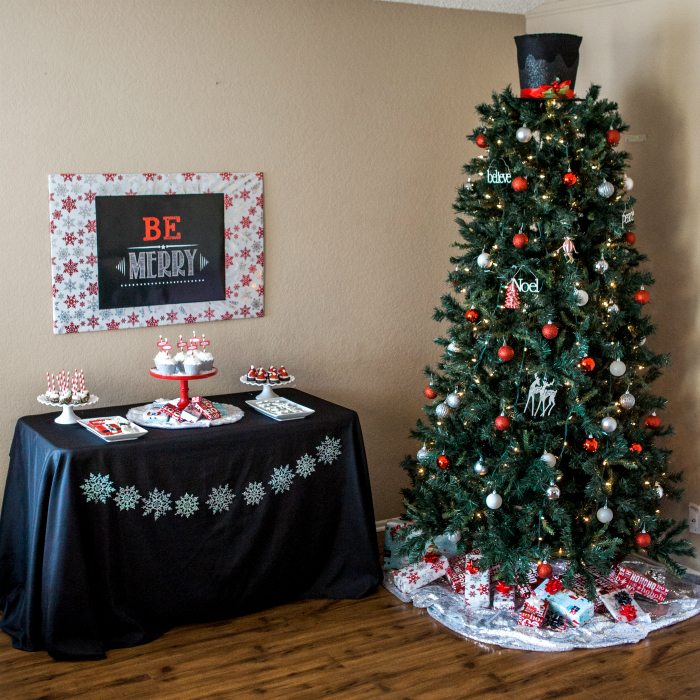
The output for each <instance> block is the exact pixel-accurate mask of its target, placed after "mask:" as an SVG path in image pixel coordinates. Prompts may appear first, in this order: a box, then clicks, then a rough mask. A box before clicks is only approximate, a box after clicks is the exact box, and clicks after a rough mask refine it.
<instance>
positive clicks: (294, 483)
mask: <svg viewBox="0 0 700 700" xmlns="http://www.w3.org/2000/svg"><path fill="white" fill-rule="evenodd" d="M280 394H281V395H282V396H284V397H287V398H289V399H291V400H293V401H296V402H298V403H300V404H303V405H304V406H308V407H309V408H311V409H313V410H314V411H315V413H313V414H312V415H310V416H308V417H307V418H304V419H303V420H293V421H286V422H277V421H274V420H272V419H270V418H267V417H265V416H263V415H261V414H259V413H257V412H256V411H254V410H252V409H250V408H249V407H248V406H246V405H245V401H246V400H249V399H251V398H253V397H254V396H255V393H254V392H252V393H251V392H245V393H240V394H232V395H225V396H218V397H210V398H211V399H212V400H214V401H220V402H226V403H228V404H233V405H235V406H238V407H240V408H242V409H243V410H244V411H245V416H244V418H243V419H242V420H240V421H239V422H238V423H234V424H230V425H221V426H217V427H211V428H205V429H200V430H161V429H158V428H155V427H154V428H151V429H150V430H149V432H148V434H147V435H145V436H143V437H141V438H140V439H138V440H134V441H127V442H119V443H105V442H103V441H101V440H100V438H99V437H97V436H95V435H93V434H91V433H90V432H88V431H87V430H85V429H84V428H83V427H81V426H80V425H68V426H61V425H57V424H56V423H54V420H53V419H54V415H52V414H42V415H32V416H25V417H23V418H20V419H19V420H18V422H17V425H16V428H15V433H14V438H13V442H12V447H11V451H10V468H9V473H8V477H7V484H6V489H5V496H4V502H3V508H2V515H1V517H0V608H1V609H2V610H3V616H2V619H1V620H0V628H2V630H4V631H5V632H6V633H7V634H9V635H10V636H11V637H12V639H13V644H14V646H15V647H17V648H19V649H24V650H28V651H31V650H38V649H46V650H47V651H48V652H49V653H50V654H51V655H52V656H53V657H54V658H57V659H64V658H93V659H94V658H103V657H104V655H105V651H106V650H107V649H110V648H115V647H123V646H132V645H137V644H142V643H145V642H148V641H149V640H152V639H154V638H156V637H158V636H159V635H161V634H163V633H164V632H165V631H167V630H168V629H170V628H172V627H174V626H176V625H182V624H187V623H195V622H205V621H209V620H220V619H226V618H229V617H232V616H236V615H243V614H246V613H250V612H253V611H255V610H260V609H264V608H269V607H272V606H275V605H279V604H282V603H285V602H289V601H293V600H300V599H304V598H355V597H361V596H364V595H367V594H369V593H371V592H372V591H373V590H374V589H375V587H376V586H377V584H378V583H379V581H380V577H381V573H380V568H379V559H378V552H377V542H376V534H375V525H374V514H373V509H372V499H371V492H370V484H369V477H368V473H367V463H366V458H365V452H364V445H363V442H362V433H361V429H360V423H359V419H358V417H357V414H356V413H355V412H354V411H351V410H349V409H346V408H343V407H341V406H338V405H335V404H332V403H330V402H328V401H324V400H323V399H320V398H317V397H315V396H312V395H310V394H306V393H304V392H302V391H298V390H295V389H281V390H280ZM128 408H129V406H117V407H111V408H109V409H104V408H101V409H93V410H85V411H81V417H84V418H89V417H91V416H100V415H102V416H104V415H122V416H124V415H126V413H127V410H128Z"/></svg>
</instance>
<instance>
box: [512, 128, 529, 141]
mask: <svg viewBox="0 0 700 700" xmlns="http://www.w3.org/2000/svg"><path fill="white" fill-rule="evenodd" d="M515 138H516V139H517V140H518V141H520V143H527V142H528V141H529V140H530V139H531V138H532V132H531V131H530V129H528V128H527V127H526V126H525V124H523V125H522V126H521V127H520V128H519V129H518V130H517V131H516V132H515Z"/></svg>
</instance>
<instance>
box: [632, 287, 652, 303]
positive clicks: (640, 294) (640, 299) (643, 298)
mask: <svg viewBox="0 0 700 700" xmlns="http://www.w3.org/2000/svg"><path fill="white" fill-rule="evenodd" d="M634 300H635V301H636V302H637V303H638V304H642V305H644V304H648V303H649V301H650V300H651V294H649V290H648V289H644V287H640V288H639V289H638V290H637V291H636V292H635V293H634Z"/></svg>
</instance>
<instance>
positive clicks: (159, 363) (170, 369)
mask: <svg viewBox="0 0 700 700" xmlns="http://www.w3.org/2000/svg"><path fill="white" fill-rule="evenodd" d="M153 361H154V362H155V364H156V371H157V372H158V373H159V374H175V363H174V362H173V358H172V357H170V353H169V352H166V351H165V350H161V351H160V352H159V353H158V354H157V355H156V356H155V357H154V358H153Z"/></svg>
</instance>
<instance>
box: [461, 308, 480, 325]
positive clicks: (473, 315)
mask: <svg viewBox="0 0 700 700" xmlns="http://www.w3.org/2000/svg"><path fill="white" fill-rule="evenodd" d="M464 318H466V319H467V321H469V323H476V322H477V321H478V320H479V312H478V311H477V310H476V309H475V308H474V307H473V306H472V308H471V309H469V310H468V311H465V312H464Z"/></svg>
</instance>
